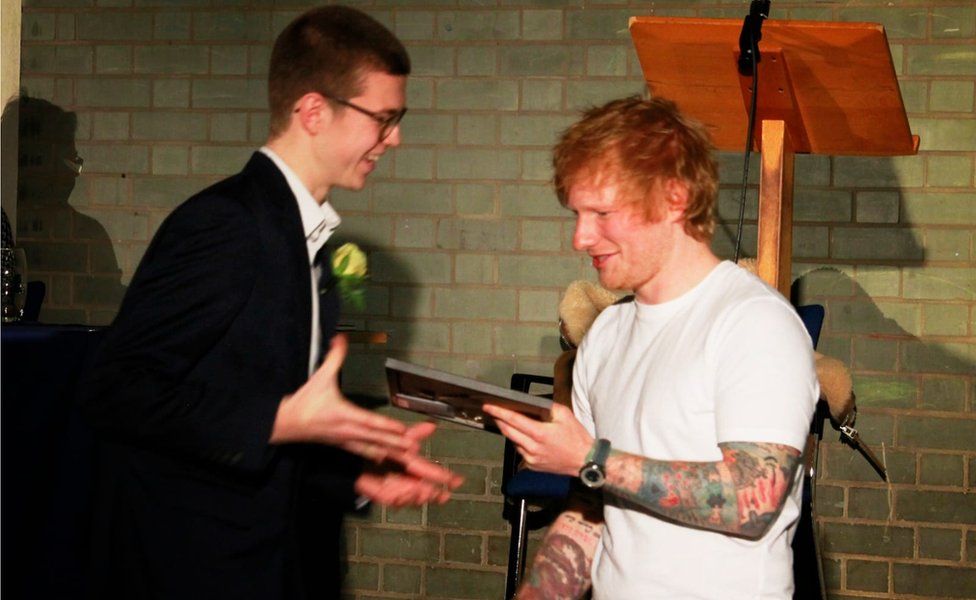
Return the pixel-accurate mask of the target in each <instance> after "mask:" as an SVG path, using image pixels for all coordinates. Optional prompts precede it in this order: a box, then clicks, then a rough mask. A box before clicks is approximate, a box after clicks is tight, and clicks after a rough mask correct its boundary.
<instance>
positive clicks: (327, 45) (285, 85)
mask: <svg viewBox="0 0 976 600" xmlns="http://www.w3.org/2000/svg"><path fill="white" fill-rule="evenodd" d="M369 71H380V72H384V73H388V74H390V75H409V74H410V57H409V56H408V55H407V50H406V48H404V47H403V44H401V43H400V40H398V39H397V38H396V36H395V35H393V33H392V32H390V30H389V29H387V28H386V27H384V26H383V25H382V24H381V23H380V22H379V21H377V20H376V19H374V18H373V17H371V16H369V15H367V14H366V13H364V12H361V11H359V10H356V9H355V8H349V7H347V6H323V7H320V8H313V9H312V10H309V11H307V12H305V13H304V14H302V15H300V16H299V17H297V18H296V19H295V20H294V21H292V22H291V23H289V24H288V26H287V27H285V29H284V30H283V31H282V32H281V34H280V35H279V36H278V39H277V40H275V45H274V49H273V50H272V51H271V65H270V67H269V69H268V105H269V108H270V109H271V135H272V137H273V136H276V135H278V134H280V133H282V132H283V131H284V130H285V128H286V127H287V126H288V120H289V119H290V118H291V109H292V106H294V104H295V102H297V101H298V99H299V98H301V97H302V96H304V95H305V94H307V93H309V92H316V91H317V92H325V93H327V94H328V95H329V96H332V97H336V98H342V99H344V100H348V99H349V98H355V97H356V96H358V95H359V94H360V93H362V79H363V76H364V75H365V74H366V73H367V72H369ZM332 105H333V107H334V108H336V109H342V106H341V105H340V104H338V103H332Z"/></svg>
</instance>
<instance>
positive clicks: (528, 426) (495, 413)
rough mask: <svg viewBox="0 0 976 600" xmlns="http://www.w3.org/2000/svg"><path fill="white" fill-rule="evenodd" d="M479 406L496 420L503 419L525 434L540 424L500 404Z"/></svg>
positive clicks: (534, 429) (533, 430) (532, 431)
mask: <svg viewBox="0 0 976 600" xmlns="http://www.w3.org/2000/svg"><path fill="white" fill-rule="evenodd" d="M481 408H482V410H484V411H485V413H487V414H488V415H491V416H492V417H493V418H494V419H495V420H496V421H498V420H501V421H504V422H505V423H507V424H508V425H509V426H510V427H513V428H515V429H518V430H519V431H521V432H523V433H525V434H527V435H531V434H532V433H534V432H535V431H536V430H537V429H538V428H539V427H540V426H541V425H542V424H541V423H540V422H539V421H536V420H535V419H533V418H530V417H527V416H525V415H523V414H522V413H519V412H516V411H514V410H509V409H507V408H502V407H501V406H495V405H494V404H485V405H484V406H482V407H481Z"/></svg>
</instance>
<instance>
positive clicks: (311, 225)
mask: <svg viewBox="0 0 976 600" xmlns="http://www.w3.org/2000/svg"><path fill="white" fill-rule="evenodd" d="M260 152H261V153H262V154H264V155H265V156H267V157H268V158H270V159H271V160H272V162H274V164H275V165H276V166H277V167H278V170H280V171H281V173H282V175H284V176H285V180H286V181H287V182H288V187H290V188H291V192H292V194H294V195H295V200H296V201H297V202H298V212H299V213H301V216H302V227H303V229H304V230H305V245H306V246H307V248H308V266H309V277H310V278H311V279H312V327H311V329H312V337H311V339H310V340H309V344H310V345H309V353H308V354H309V356H308V374H309V375H310V376H311V374H312V373H313V372H314V371H315V366H316V365H317V364H318V363H319V359H320V358H321V357H320V356H319V353H320V352H321V348H320V346H321V339H322V331H321V326H320V325H319V272H318V269H317V268H316V267H315V265H314V264H313V262H314V261H315V254H316V253H317V252H318V251H319V249H321V248H322V246H324V245H325V243H326V242H327V241H328V240H329V238H330V237H331V236H332V233H333V232H334V231H335V230H336V228H337V227H339V224H340V223H342V219H341V218H340V217H339V213H337V212H336V211H335V209H334V208H332V205H331V204H329V201H328V200H323V201H322V203H321V204H319V203H318V202H317V201H316V200H315V198H313V197H312V194H311V192H309V191H308V188H306V187H305V184H304V183H302V180H301V179H299V178H298V175H296V174H295V172H294V171H292V170H291V168H290V167H289V166H288V165H287V164H286V163H285V161H283V160H282V159H281V157H280V156H278V155H277V154H275V153H274V151H273V150H271V149H270V148H268V147H267V146H262V147H261V150H260Z"/></svg>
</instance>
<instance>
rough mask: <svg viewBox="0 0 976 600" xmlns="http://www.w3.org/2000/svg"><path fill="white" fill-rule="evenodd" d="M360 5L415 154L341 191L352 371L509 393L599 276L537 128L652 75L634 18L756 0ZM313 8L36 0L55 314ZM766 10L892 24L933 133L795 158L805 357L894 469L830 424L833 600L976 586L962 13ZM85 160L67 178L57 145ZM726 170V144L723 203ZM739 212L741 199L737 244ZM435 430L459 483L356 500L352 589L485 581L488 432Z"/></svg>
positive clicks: (456, 0) (87, 288) (28, 217)
mask: <svg viewBox="0 0 976 600" xmlns="http://www.w3.org/2000/svg"><path fill="white" fill-rule="evenodd" d="M356 4H357V5H358V6H361V7H363V8H364V9H366V10H368V11H370V12H371V13H373V14H375V15H376V16H377V17H378V18H380V19H381V20H383V21H384V22H385V23H387V24H388V25H389V26H390V27H391V28H392V29H393V30H394V31H395V32H396V33H397V34H398V35H399V36H400V37H401V38H402V39H404V40H405V41H406V42H407V45H408V47H409V49H410V52H411V55H412V57H413V59H414V64H415V71H414V72H415V75H414V77H412V79H411V82H410V86H409V106H410V113H409V115H408V116H407V118H406V120H405V121H404V124H403V139H404V144H403V146H402V147H401V148H400V149H399V150H397V151H396V152H395V153H393V156H392V157H390V158H386V159H384V162H383V163H381V166H380V168H379V169H378V172H376V173H374V175H373V178H372V183H371V184H370V185H369V186H368V187H367V189H366V190H364V191H363V192H361V193H355V194H353V193H337V194H336V195H335V197H334V202H335V204H336V206H337V207H338V208H339V209H340V211H341V212H342V214H343V216H344V226H343V228H342V229H341V234H342V237H344V238H345V239H351V240H355V241H358V242H360V243H361V244H363V245H364V246H366V247H368V248H369V250H370V258H371V263H372V266H373V273H374V278H373V285H372V288H371V290H370V297H369V301H368V306H367V308H366V310H365V311H364V312H362V313H361V314H355V315H351V317H352V318H353V319H354V320H355V321H357V322H358V323H360V324H362V325H364V326H366V327H369V328H373V329H382V330H386V331H389V332H390V334H391V338H390V339H391V341H390V344H389V345H388V347H386V348H359V349H358V352H357V353H356V354H355V355H354V356H352V357H351V359H350V360H349V362H348V364H347V366H346V371H345V372H346V380H347V381H348V382H350V385H352V386H353V387H356V388H359V389H364V390H372V391H377V390H378V387H377V384H378V381H379V379H378V377H377V375H378V373H379V372H380V364H381V362H382V359H383V357H384V356H385V355H387V354H393V355H396V356H399V357H403V358H407V359H409V360H413V361H416V362H421V363H425V364H431V365H436V366H438V367H440V368H444V369H447V370H451V371H455V372H458V373H464V374H467V375H471V376H475V377H479V378H482V379H485V380H488V381H492V382H495V383H500V384H505V383H506V382H507V379H508V376H509V374H510V373H511V372H513V371H530V372H538V373H545V372H547V371H548V370H549V368H550V366H549V365H550V364H551V362H552V360H553V359H554V357H555V356H556V355H557V353H558V344H557V338H556V327H555V323H554V320H555V310H556V305H557V303H558V300H559V297H560V293H561V291H562V290H563V289H564V287H565V285H566V284H567V283H568V282H569V281H571V280H573V279H576V278H582V277H592V275H591V274H590V272H589V271H590V269H589V267H588V265H587V264H586V263H585V261H583V260H581V259H580V258H579V257H577V256H575V255H574V254H573V252H572V249H571V247H570V236H571V229H572V222H571V220H570V219H569V217H568V215H567V214H566V213H565V212H564V211H562V210H561V209H560V208H559V206H558V204H557V203H556V201H555V199H554V197H553V194H552V193H551V190H550V189H549V186H548V184H547V181H548V178H549V176H550V172H549V162H548V161H549V146H550V145H551V143H552V142H553V140H554V139H555V136H556V135H557V133H558V132H559V131H560V130H561V129H562V128H563V127H565V126H566V125H567V124H568V123H570V122H571V121H572V120H573V119H574V117H575V115H576V114H577V113H578V111H579V109H581V108H583V107H585V106H588V105H591V104H593V103H598V102H602V101H603V100H607V99H610V98H613V97H618V96H622V95H627V94H632V93H636V92H639V91H641V90H642V81H641V77H640V74H639V67H638V65H637V62H636V59H635V55H634V52H633V49H632V45H631V42H630V39H629V36H628V33H627V19H628V17H629V16H631V15H635V14H657V15H675V16H693V15H700V16H714V17H732V18H737V19H738V18H741V16H742V15H743V14H744V13H745V12H746V11H747V7H748V2H745V1H744V0H736V1H725V2H723V1H719V0H714V1H701V2H694V1H687V2H677V1H659V2H655V3H640V2H628V1H627V0H620V1H613V0H607V1H606V2H603V3H599V2H585V3H584V2H580V1H579V0H496V1H490V0H401V1H395V0H364V1H362V2H357V3H356ZM308 5H309V4H304V3H302V4H299V3H290V2H288V1H287V0H285V1H281V2H273V3H272V2H270V1H267V2H261V1H258V0H25V1H24V15H23V47H22V50H23V55H22V67H23V70H22V78H23V83H22V85H23V87H24V90H25V92H26V94H28V95H29V96H30V97H31V98H33V100H30V101H26V100H25V101H23V103H22V106H21V127H22V129H21V140H20V143H21V147H22V153H21V160H20V195H19V205H18V218H17V233H18V240H19V243H20V244H21V245H22V246H24V247H25V248H26V250H27V255H28V261H29V264H30V275H31V277H32V278H36V279H42V280H44V281H46V282H47V283H48V286H49V287H48V289H49V297H48V300H47V302H46V305H45V308H44V311H43V313H42V318H43V319H44V320H46V321H51V322H68V321H71V322H85V323H107V322H109V321H110V320H111V318H112V315H113V314H114V311H115V309H116V308H117V305H118V302H119V299H120V297H121V294H122V293H123V292H124V286H125V285H126V283H127V282H128V281H129V279H130V278H131V275H132V272H133V270H134V269H135V266H136V264H137V263H138V260H139V258H140V256H141V255H142V253H143V252H144V251H145V247H146V244H147V243H148V241H149V239H150V238H151V236H152V233H153V232H154V231H155V229H156V227H158V225H159V223H160V221H161V220H162V219H163V218H164V217H165V216H166V214H168V212H169V211H170V210H171V209H172V208H173V207H174V206H175V205H176V204H178V203H179V202H180V201H182V200H183V199H184V198H185V197H186V196H187V195H188V194H190V193H191V192H193V191H195V190H197V189H199V188H201V187H202V186H203V185H205V184H206V183H208V182H211V181H214V180H216V179H218V178H220V177H223V176H225V175H227V174H230V173H233V172H235V171H236V170H237V169H238V168H239V167H240V166H241V164H242V163H243V161H244V160H245V158H246V157H247V155H248V154H249V153H250V152H251V151H252V149H253V148H254V147H255V146H256V145H259V144H260V143H261V142H262V141H263V140H264V137H265V134H266V126H267V116H266V113H265V111H264V103H265V92H264V75H265V73H266V68H267V60H268V54H269V51H270V43H271V41H272V40H273V38H274V36H275V34H276V33H277V31H279V30H280V28H281V27H283V25H284V24H285V23H286V22H287V21H288V20H289V19H290V18H292V16H294V15H295V14H296V13H297V12H299V11H300V10H302V9H303V8H304V7H306V6H308ZM773 17H774V18H792V19H818V20H844V21H878V22H881V23H883V24H884V25H885V26H886V28H887V32H888V37H889V40H890V41H891V50H892V54H893V57H894V62H895V67H896V70H897V73H898V75H899V81H900V84H901V87H902V93H903V96H904V99H905V103H906V107H907V110H908V113H909V117H910V119H911V123H912V128H913V131H914V132H915V133H917V134H919V135H920V136H921V138H922V146H921V151H920V152H919V154H918V156H913V157H901V158H893V159H888V158H884V159H878V158H847V157H834V158H831V157H811V156H803V157H799V158H798V161H797V182H798V187H797V190H796V213H795V216H796V219H795V220H796V228H795V233H794V237H795V239H794V256H795V266H794V271H795V275H796V276H797V277H798V278H799V279H800V284H799V289H800V296H801V298H802V300H804V301H806V302H821V303H823V304H825V305H826V306H827V311H828V317H827V322H826V326H825V331H824V336H823V339H822V342H821V350H822V351H824V352H826V353H827V354H830V355H833V356H835V357H837V358H840V359H841V360H843V361H845V362H846V363H848V364H849V365H851V367H852V369H853V373H854V377H855V382H856V390H857V393H858V402H859V405H860V408H861V415H860V419H859V421H858V423H859V426H860V430H861V433H862V435H863V436H864V437H865V439H867V440H868V441H870V442H871V443H873V445H874V446H875V448H876V450H877V451H878V453H879V454H880V455H882V456H883V457H884V459H885V460H886V462H887V464H888V468H889V470H890V472H891V480H892V482H891V484H890V485H884V484H882V483H881V482H880V481H878V479H877V478H876V477H875V476H874V475H873V473H872V472H871V471H870V469H869V468H868V467H867V465H866V463H865V462H864V461H863V460H862V459H861V458H860V457H859V456H857V455H855V454H853V453H852V452H851V451H850V449H849V448H847V447H845V446H842V445H841V444H839V443H837V442H836V441H835V440H836V434H835V433H834V434H830V435H828V437H829V438H831V439H830V441H828V442H827V443H825V444H824V448H823V452H822V461H821V470H820V473H821V480H820V483H819V485H818V494H819V499H820V524H821V526H822V529H823V533H824V539H823V547H824V550H825V570H826V575H827V578H828V582H829V588H830V590H831V598H833V599H842V598H858V597H871V598H944V597H951V598H976V381H974V375H973V373H974V371H976V248H974V239H973V237H974V232H976V185H974V167H976V165H974V158H976V110H974V80H976V51H974V45H973V44H974V41H976V8H974V7H973V5H972V3H971V2H969V1H966V0H959V1H951V0H946V1H941V0H930V1H923V0H917V1H913V2H911V3H890V2H887V1H880V0H864V1H860V2H856V3H845V2H822V1H805V2H803V1H797V2H785V1H784V2H776V3H774V6H773ZM76 155H77V156H80V157H82V158H83V159H84V161H85V162H84V171H83V173H82V175H81V176H80V177H75V176H74V173H73V172H72V171H71V170H70V169H68V166H67V163H65V162H64V160H63V159H66V158H67V159H70V158H73V157H75V156H76ZM754 162H755V161H754ZM739 165H740V158H739V157H737V156H732V155H727V156H723V157H722V174H723V181H724V182H725V184H726V185H725V186H724V187H723V190H722V201H721V207H720V210H721V213H722V215H723V216H724V217H726V218H729V219H731V218H732V217H734V215H735V214H736V210H737V209H736V207H735V198H736V192H735V189H734V188H735V181H736V180H737V178H738V173H739V169H740V166H739ZM756 175H757V173H756V170H755V169H754V170H753V176H752V182H753V184H755V182H756ZM755 214H756V206H755V190H753V192H752V194H751V195H750V204H749V206H748V207H747V218H748V219H750V222H749V224H747V228H746V239H747V242H746V243H747V246H746V247H747V248H749V247H752V246H754V244H755V222H754V219H755ZM729 231H731V228H730V227H726V228H723V229H722V230H721V231H720V232H719V234H718V236H717V239H716V242H715V246H716V248H717V249H718V250H719V251H720V252H722V253H723V254H728V253H729V252H730V249H731V241H730V235H729ZM429 446H430V448H429V449H430V454H431V456H433V457H435V458H436V459H437V460H440V461H442V462H445V463H447V464H449V465H451V466H452V467H453V468H455V469H457V470H459V471H461V472H463V473H465V474H466V475H467V477H468V480H467V483H466V484H465V486H464V488H462V490H460V493H459V494H458V495H457V498H456V500H454V501H452V502H451V503H449V504H447V505H445V506H436V507H435V506H430V507H425V508H423V509H417V510H401V511H385V510H374V511H373V512H372V513H371V514H370V515H368V516H365V517H359V518H353V519H351V520H350V523H349V527H348V528H347V540H346V541H347V544H348V548H349V555H350V572H349V575H350V577H349V583H350V586H349V587H350V591H349V596H350V597H351V598H353V597H354V598H360V599H364V600H365V599H367V598H368V599H372V598H407V597H431V598H499V597H501V590H502V588H503V585H504V564H505V562H506V546H507V539H508V538H507V531H508V530H507V525H506V524H505V522H504V521H503V520H502V519H501V508H502V502H501V497H500V496H499V480H500V464H499V457H500V456H501V453H502V445H501V442H500V440H499V439H498V438H496V437H493V436H490V435H488V434H483V433H479V432H475V431H470V430H461V429H458V428H449V427H445V428H443V429H442V430H441V431H440V432H439V433H438V435H437V436H436V438H435V439H434V440H433V441H432V442H431V443H430V444H429Z"/></svg>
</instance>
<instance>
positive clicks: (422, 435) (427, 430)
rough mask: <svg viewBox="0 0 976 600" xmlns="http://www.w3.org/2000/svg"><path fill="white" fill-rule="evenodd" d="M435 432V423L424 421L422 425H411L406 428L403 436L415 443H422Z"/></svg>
mask: <svg viewBox="0 0 976 600" xmlns="http://www.w3.org/2000/svg"><path fill="white" fill-rule="evenodd" d="M435 431H437V425H436V424H435V423H431V422H429V421H424V422H423V423H415V424H414V425H411V426H410V427H409V428H407V431H406V433H405V434H404V435H405V436H407V437H408V438H410V439H412V440H414V441H416V442H422V441H424V440H425V439H427V438H429V437H430V436H431V435H432V434H433V433H434V432H435Z"/></svg>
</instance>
